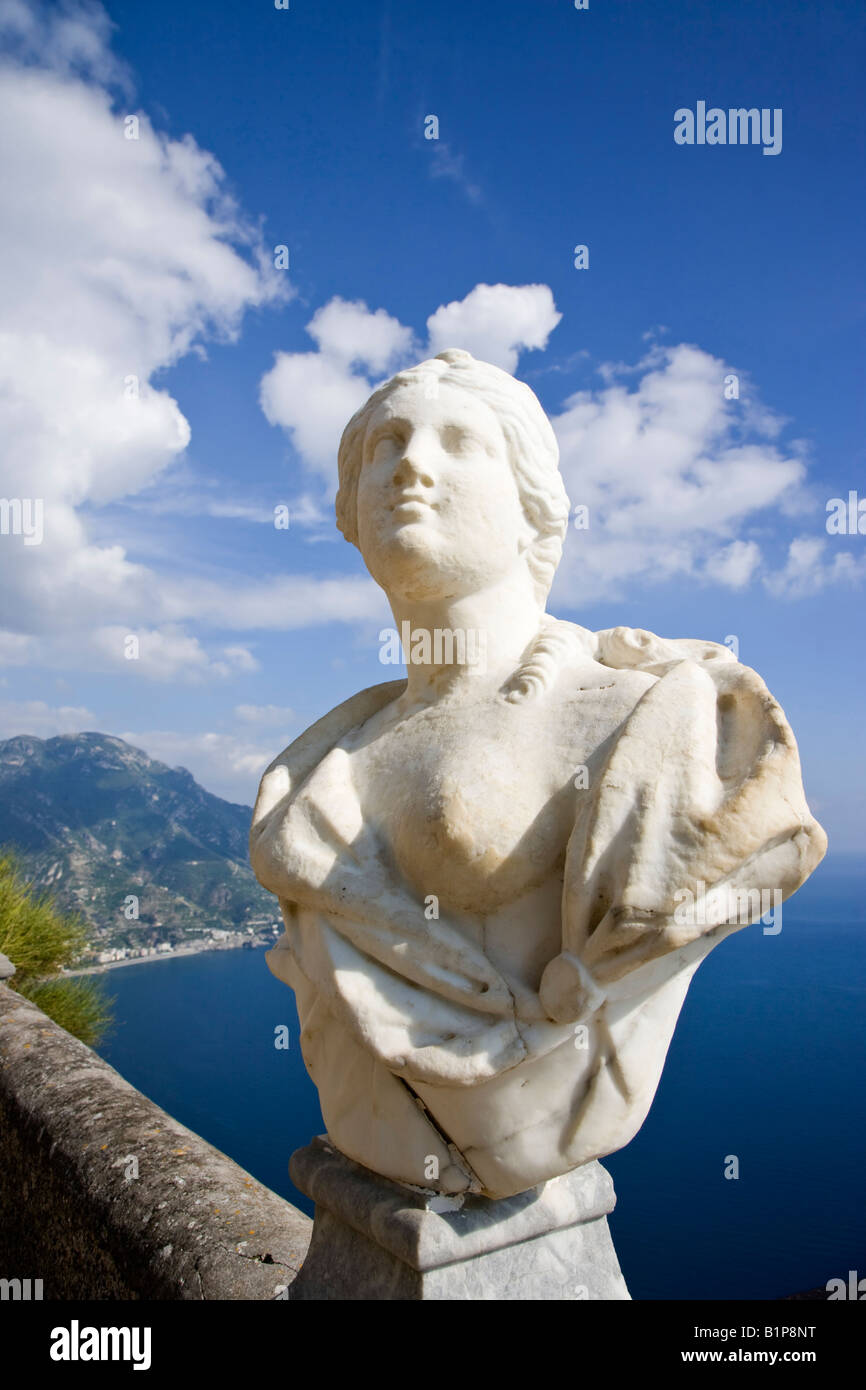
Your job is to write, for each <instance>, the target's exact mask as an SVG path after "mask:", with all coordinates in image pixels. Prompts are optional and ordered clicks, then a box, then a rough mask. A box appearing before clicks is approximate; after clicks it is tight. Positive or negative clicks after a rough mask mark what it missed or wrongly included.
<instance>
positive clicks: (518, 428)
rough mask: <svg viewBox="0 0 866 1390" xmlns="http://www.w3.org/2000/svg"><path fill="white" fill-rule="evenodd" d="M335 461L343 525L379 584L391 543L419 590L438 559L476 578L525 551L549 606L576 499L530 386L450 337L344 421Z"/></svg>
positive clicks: (384, 578)
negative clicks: (567, 488)
mask: <svg viewBox="0 0 866 1390" xmlns="http://www.w3.org/2000/svg"><path fill="white" fill-rule="evenodd" d="M338 463H339V478H340V485H339V490H338V492H337V500H336V512H337V525H338V527H339V528H340V530H341V531H342V533H343V535H344V536H345V538H346V540H348V541H351V542H352V543H353V544H354V545H357V546H358V548H359V549H360V550H361V552H362V554H363V555H364V558H365V560H366V561H367V564H368V567H369V568H370V572H371V573H372V574H373V577H374V578H375V579H377V581H378V582H379V583H381V584H382V585H383V587H385V588H388V579H389V577H390V576H391V574H392V573H393V568H394V567H393V565H392V564H391V563H390V561H391V559H392V558H393V557H394V556H395V555H396V557H397V560H398V561H399V563H400V565H402V567H403V570H402V572H405V573H409V572H411V574H412V576H413V580H412V582H413V583H414V584H415V586H416V591H417V592H418V593H419V594H420V596H422V597H423V596H425V592H424V586H425V584H427V585H428V586H429V585H432V584H433V583H434V580H433V578H432V577H431V575H432V572H433V571H435V572H436V575H438V576H439V579H440V582H447V583H450V584H452V586H453V585H455V584H458V583H464V584H466V585H469V586H471V585H472V584H473V583H475V584H478V585H481V584H483V583H484V582H486V580H487V579H488V578H489V577H490V575H491V573H492V570H493V569H495V566H496V565H497V564H498V565H500V566H502V565H507V564H511V563H515V562H516V557H519V562H520V563H521V564H524V565H525V566H526V567H527V569H528V571H529V574H530V576H531V580H532V584H533V587H534V592H535V596H536V599H537V601H538V604H539V607H540V608H542V609H543V608H544V604H545V601H546V598H547V594H548V592H549V590H550V586H551V584H552V582H553V576H554V573H555V571H556V567H557V565H558V563H559V559H560V556H561V553H562V542H563V538H564V536H565V532H566V529H567V526H568V516H569V502H568V497H567V495H566V492H565V487H564V485H563V482H562V477H561V475H560V472H559V450H558V447H557V443H556V437H555V435H554V433H553V429H552V428H551V425H550V421H549V420H548V418H547V416H546V415H545V413H544V410H543V409H542V407H541V405H540V403H539V401H538V399H537V397H536V396H535V395H534V393H533V392H532V391H531V390H530V388H529V387H528V386H526V385H524V384H523V383H522V382H520V381H516V380H515V378H514V377H512V376H511V375H510V374H509V373H508V372H505V371H502V370H501V369H500V368H499V367H494V366H491V365H490V364H489V363H487V362H479V361H477V360H476V359H475V358H474V357H472V356H471V354H470V353H468V352H464V351H462V350H460V349H456V348H449V349H448V350H447V351H445V352H441V353H439V355H438V356H437V357H434V358H430V359H429V360H427V361H425V362H421V363H420V364H419V365H418V366H416V367H412V368H409V369H407V370H405V371H401V372H398V373H397V374H396V375H395V376H393V377H392V378H391V379H390V381H387V382H385V384H384V385H382V386H380V387H379V388H378V389H377V390H376V391H374V392H373V394H372V395H371V396H370V398H369V400H368V401H367V402H366V403H365V404H364V405H363V406H362V407H361V409H360V410H358V411H357V412H356V413H355V414H354V415H353V416H352V419H351V420H350V421H349V423H348V425H347V426H346V428H345V430H344V431H343V437H342V439H341V441H340V448H339V454H338ZM437 514H438V515H437ZM440 521H441V527H440V524H439V523H440ZM431 592H432V590H431Z"/></svg>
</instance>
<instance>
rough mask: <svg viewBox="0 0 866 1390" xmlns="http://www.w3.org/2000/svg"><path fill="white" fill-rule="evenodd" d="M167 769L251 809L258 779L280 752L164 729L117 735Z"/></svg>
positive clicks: (230, 738) (216, 736)
mask: <svg viewBox="0 0 866 1390" xmlns="http://www.w3.org/2000/svg"><path fill="white" fill-rule="evenodd" d="M118 738H122V739H125V740H126V742H127V743H131V744H132V745H133V747H135V748H141V749H143V750H144V752H145V753H147V754H149V756H150V757H151V758H156V759H158V761H159V762H163V763H167V764H168V766H169V767H185V768H186V769H187V771H188V772H191V773H192V775H193V777H194V778H195V780H196V781H197V782H199V783H201V785H202V786H203V787H204V788H205V789H206V790H207V791H209V792H213V793H214V794H215V795H216V796H221V797H224V798H225V799H226V800H227V801H235V802H238V803H239V804H240V805H242V806H252V804H253V802H254V800H255V796H256V792H257V790H258V785H259V780H260V778H261V775H262V773H263V772H264V770H265V768H266V767H267V765H268V763H269V762H271V760H272V759H273V758H274V756H275V754H277V753H278V752H279V751H280V750H279V748H274V747H272V746H271V745H270V744H268V745H267V746H259V745H258V744H255V743H252V742H251V741H250V740H249V739H245V738H237V737H236V736H235V735H233V734H220V733H210V732H207V733H195V734H185V733H177V732H175V731H172V730H167V729H156V730H146V731H144V732H139V733H123V734H118Z"/></svg>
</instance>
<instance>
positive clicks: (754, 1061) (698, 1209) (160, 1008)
mask: <svg viewBox="0 0 866 1390" xmlns="http://www.w3.org/2000/svg"><path fill="white" fill-rule="evenodd" d="M782 920H783V925H782V930H781V932H779V934H778V935H775V936H774V935H769V934H764V932H763V931H762V928H761V925H760V924H755V925H754V926H751V927H747V928H745V929H744V930H742V931H740V932H738V933H736V934H735V935H734V936H732V937H730V938H729V939H728V940H726V941H724V942H722V943H721V945H720V946H719V947H718V948H717V949H716V950H715V951H714V952H713V953H712V954H711V955H710V956H709V957H708V958H707V960H706V961H705V962H704V964H703V965H702V966H701V967H700V969H699V970H698V972H697V974H696V976H695V978H694V980H693V982H692V985H691V988H690V991H689V994H688V997H687V999H686V1003H685V1006H684V1008H683V1011H682V1014H681V1015H680V1020H679V1023H678V1025H677V1029H676V1033H675V1035H674V1039H673V1043H672V1044H671V1049H670V1052H669V1054H668V1059H667V1063H666V1065H665V1070H664V1073H663V1075H662V1080H661V1084H660V1086H659V1089H658V1092H657V1094H656V1098H655V1101H654V1103H653V1107H652V1110H651V1111H650V1114H649V1117H648V1118H647V1120H646V1122H645V1124H644V1126H643V1128H642V1130H641V1131H640V1133H639V1134H638V1135H637V1137H636V1138H635V1139H634V1140H633V1141H632V1143H631V1144H629V1145H628V1146H627V1148H625V1149H623V1150H622V1151H621V1152H620V1153H617V1154H613V1155H610V1156H609V1157H608V1158H606V1159H605V1160H604V1163H605V1166H606V1167H607V1168H608V1169H609V1170H610V1172H611V1173H612V1175H613V1178H614V1182H615V1185H616V1192H617V1206H616V1210H615V1211H614V1213H613V1215H612V1217H611V1218H610V1225H611V1230H612V1233H613V1238H614V1242H615V1244H616V1248H617V1252H618V1254H619V1259H620V1264H621V1266H622V1270H623V1273H624V1275H625V1278H626V1281H627V1283H628V1286H629V1289H630V1291H631V1294H632V1297H633V1298H637V1299H689V1298H700V1299H712V1298H721V1299H728V1298H731V1299H734V1298H758V1299H761V1298H780V1297H784V1296H785V1295H787V1294H792V1293H798V1292H803V1291H806V1290H808V1289H813V1288H816V1287H819V1286H821V1285H824V1284H826V1282H827V1280H828V1279H830V1278H833V1277H836V1276H841V1277H843V1278H847V1273H848V1271H849V1270H851V1269H855V1270H858V1271H859V1276H860V1277H861V1278H862V1277H864V1276H866V1201H864V1175H866V1123H864V1119H866V1046H864V1031H866V1030H864V1023H866V858H863V857H860V856H845V855H835V856H832V857H828V858H827V859H826V860H825V861H824V863H823V864H822V865H821V866H820V868H819V869H818V870H817V872H816V873H815V874H814V875H813V877H812V878H811V879H810V880H809V882H808V883H807V884H806V885H805V886H804V887H803V888H802V889H801V890H800V892H799V893H798V894H796V896H795V897H794V898H792V899H789V901H788V902H786V903H785V905H784V909H783V919H782ZM106 984H107V988H108V992H109V993H110V994H111V995H113V996H114V997H115V1000H116V1003H115V1018H116V1025H115V1030H114V1032H113V1034H112V1035H111V1036H110V1037H109V1038H108V1040H107V1041H106V1043H105V1044H104V1045H103V1046H102V1047H101V1049H100V1051H101V1053H102V1055H103V1056H104V1057H105V1058H106V1059H107V1061H109V1062H110V1063H111V1064H112V1066H114V1067H116V1068H117V1070H118V1071H119V1072H121V1073H122V1075H123V1076H125V1077H127V1079H128V1080H129V1081H131V1082H132V1083H133V1085H135V1086H137V1087H138V1088H139V1089H140V1090H141V1091H143V1092H144V1093H145V1094H146V1095H148V1096H150V1097H151V1098H152V1099H153V1100H154V1101H156V1102H157V1103H158V1104H159V1105H161V1106H162V1107H163V1109H165V1110H167V1111H168V1112H169V1113H170V1114H172V1115H174V1116H175V1117H176V1118H177V1119H178V1120H180V1121H181V1122H182V1123H183V1124H185V1125H188V1126H189V1127H190V1128H191V1129H193V1130H195V1131H196V1132H197V1133H199V1134H201V1135H202V1136H204V1138H206V1139H207V1140H209V1141H210V1143H212V1144H214V1145H216V1147H217V1148H218V1149H222V1150H223V1152H225V1153H227V1154H229V1155H230V1156H231V1157H232V1158H233V1159H235V1160H236V1161H237V1162H238V1163H239V1164H241V1166H242V1167H244V1168H246V1169H248V1171H249V1172H250V1173H252V1174H253V1175H254V1176H255V1177H257V1178H258V1179H259V1180H260V1181H261V1182H263V1183H265V1184H266V1185H267V1186H268V1187H271V1188H273V1189H274V1191H276V1192H279V1193H280V1194H281V1195H282V1196H284V1197H287V1198H288V1199H289V1200H290V1201H292V1202H294V1203H295V1204H296V1205H297V1206H299V1207H301V1208H302V1209H303V1210H304V1211H307V1212H309V1213H311V1204H310V1203H309V1201H308V1200H307V1198H306V1197H304V1196H302V1195H301V1193H299V1192H298V1191H297V1190H296V1189H295V1188H294V1186H293V1184H292V1183H291V1181H290V1179H289V1175H288V1160H289V1155H290V1154H291V1153H292V1151H293V1150H294V1149H296V1148H299V1147H300V1146H301V1145H303V1144H305V1143H306V1142H307V1141H308V1140H309V1138H310V1136H311V1135H313V1134H319V1133H321V1132H322V1131H323V1129H324V1126H323V1124H322V1117H321V1112H320V1110H319V1105H318V1100H317V1096H316V1091H315V1088H314V1087H313V1085H312V1082H311V1081H310V1080H309V1078H308V1077H307V1074H306V1071H305V1070H304V1065H303V1061H302V1059H301V1052H300V1047H299V1043H298V1033H299V1027H298V1019H297V1014H296V1012H295V1008H294V1002H293V1001H294V996H293V995H292V993H291V991H290V990H289V989H287V988H286V987H285V986H284V985H281V984H280V983H279V982H278V981H277V980H275V979H274V978H273V977H272V975H271V974H270V972H269V971H268V968H267V965H266V963H265V957H264V952H263V951H260V950H255V951H221V952H212V953H208V954H205V955H197V956H187V957H179V958H178V959H176V960H171V959H169V960H166V961H159V962H154V963H153V964H152V965H151V964H148V965H141V966H132V967H130V968H128V969H120V970H115V971H112V972H110V973H109V974H108V975H107V976H106ZM281 1024H285V1025H287V1027H288V1029H289V1034H290V1046H289V1049H288V1050H287V1051H284V1050H278V1049H276V1048H275V1046H274V1037H275V1029H276V1028H277V1027H278V1026H279V1025H281ZM731 1156H734V1157H736V1159H737V1160H738V1166H739V1176H738V1177H737V1178H730V1177H726V1176H725V1172H726V1169H727V1170H728V1171H731V1170H732V1169H733V1166H734V1165H733V1164H732V1163H731V1162H730V1157H731Z"/></svg>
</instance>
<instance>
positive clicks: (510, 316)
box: [427, 285, 562, 372]
mask: <svg viewBox="0 0 866 1390" xmlns="http://www.w3.org/2000/svg"><path fill="white" fill-rule="evenodd" d="M561 318H562V315H561V314H560V313H558V312H557V308H556V305H555V303H554V302H553V294H552V293H551V290H550V288H549V287H548V286H547V285H476V286H475V289H474V290H472V291H471V292H470V293H469V294H467V296H466V298H465V299H455V300H453V301H452V302H451V303H450V304H442V305H440V307H439V308H438V309H437V310H436V312H435V313H434V314H431V315H430V317H429V319H428V320H427V332H428V334H429V345H428V352H429V353H430V354H431V355H433V356H435V354H436V353H437V352H442V351H444V349H445V348H449V347H454V348H465V349H466V351H467V352H471V353H472V355H473V357H477V358H479V359H480V360H481V361H482V362H492V363H493V365H494V366H495V367H503V368H504V369H505V371H506V372H513V371H514V369H515V367H516V366H517V360H518V357H519V356H520V353H521V352H524V351H525V350H526V349H527V348H545V347H547V340H548V338H549V337H550V335H551V333H552V332H553V330H554V328H555V327H556V325H557V324H558V323H559V321H560V319H561Z"/></svg>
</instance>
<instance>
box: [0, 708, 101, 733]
mask: <svg viewBox="0 0 866 1390" xmlns="http://www.w3.org/2000/svg"><path fill="white" fill-rule="evenodd" d="M95 727H96V715H95V714H94V713H93V712H92V710H89V709H86V708H85V707H84V706H83V705H60V706H56V707H54V706H51V705H47V704H46V703H45V701H44V700H0V738H15V736H16V735H17V734H30V735H31V736H32V737H34V738H53V737H54V736H55V734H77V733H81V731H82V730H83V729H94V728H95Z"/></svg>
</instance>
